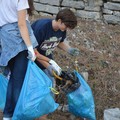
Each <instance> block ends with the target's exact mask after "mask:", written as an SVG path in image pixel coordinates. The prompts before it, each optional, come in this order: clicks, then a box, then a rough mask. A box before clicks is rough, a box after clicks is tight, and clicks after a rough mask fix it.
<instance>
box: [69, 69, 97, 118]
mask: <svg viewBox="0 0 120 120" xmlns="http://www.w3.org/2000/svg"><path fill="white" fill-rule="evenodd" d="M75 75H76V76H77V77H78V79H79V81H80V83H81V85H80V87H79V88H78V89H77V90H75V91H74V92H72V93H69V94H67V98H68V106H69V111H70V112H71V113H72V114H74V115H76V116H78V117H83V118H87V119H89V120H96V116H95V104H94V99H93V95H92V91H91V88H90V87H89V85H88V84H87V82H86V81H85V80H84V79H83V77H82V76H81V75H80V74H79V73H78V72H76V71H75Z"/></svg>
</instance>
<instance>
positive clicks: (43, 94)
mask: <svg viewBox="0 0 120 120" xmlns="http://www.w3.org/2000/svg"><path fill="white" fill-rule="evenodd" d="M49 87H52V81H51V80H50V79H49V78H48V77H47V75H46V74H45V73H44V72H43V71H42V70H41V69H40V68H38V66H37V65H36V64H35V63H34V62H31V61H29V63H28V68H27V72H26V76H25V80H24V83H23V87H22V90H21V93H20V96H19V99H18V102H17V105H16V108H15V111H14V114H13V118H12V120H33V119H35V118H37V117H40V116H43V115H45V114H48V113H51V112H53V111H54V110H56V109H57V107H58V104H57V103H55V101H54V99H53V95H52V93H51V91H50V88H49Z"/></svg>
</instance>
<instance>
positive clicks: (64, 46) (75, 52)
mask: <svg viewBox="0 0 120 120" xmlns="http://www.w3.org/2000/svg"><path fill="white" fill-rule="evenodd" d="M58 47H59V48H60V49H62V50H64V51H66V52H67V53H69V54H70V55H72V56H77V55H79V53H80V51H79V49H77V48H72V47H71V46H69V45H68V44H66V43H65V42H61V43H59V45H58Z"/></svg>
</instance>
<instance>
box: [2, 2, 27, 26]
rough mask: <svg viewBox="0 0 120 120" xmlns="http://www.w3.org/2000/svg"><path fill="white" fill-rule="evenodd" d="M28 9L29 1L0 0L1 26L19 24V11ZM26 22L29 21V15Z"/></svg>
mask: <svg viewBox="0 0 120 120" xmlns="http://www.w3.org/2000/svg"><path fill="white" fill-rule="evenodd" d="M18 1H19V2H18ZM26 8H29V5H28V0H0V26H3V25H5V24H8V23H14V22H17V21H18V11H20V10H24V9H26ZM26 20H28V15H27V13H26Z"/></svg>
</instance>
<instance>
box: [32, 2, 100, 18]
mask: <svg viewBox="0 0 120 120" xmlns="http://www.w3.org/2000/svg"><path fill="white" fill-rule="evenodd" d="M100 1H102V0H99V2H100ZM100 4H101V3H100ZM34 6H35V9H36V11H37V12H36V14H40V15H48V16H50V15H52V16H53V15H56V14H57V13H58V11H59V10H60V9H63V8H71V9H72V10H73V11H74V12H75V13H76V15H77V16H78V17H80V18H91V19H95V20H97V19H100V18H101V13H100V5H97V6H95V5H94V0H34Z"/></svg>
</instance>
